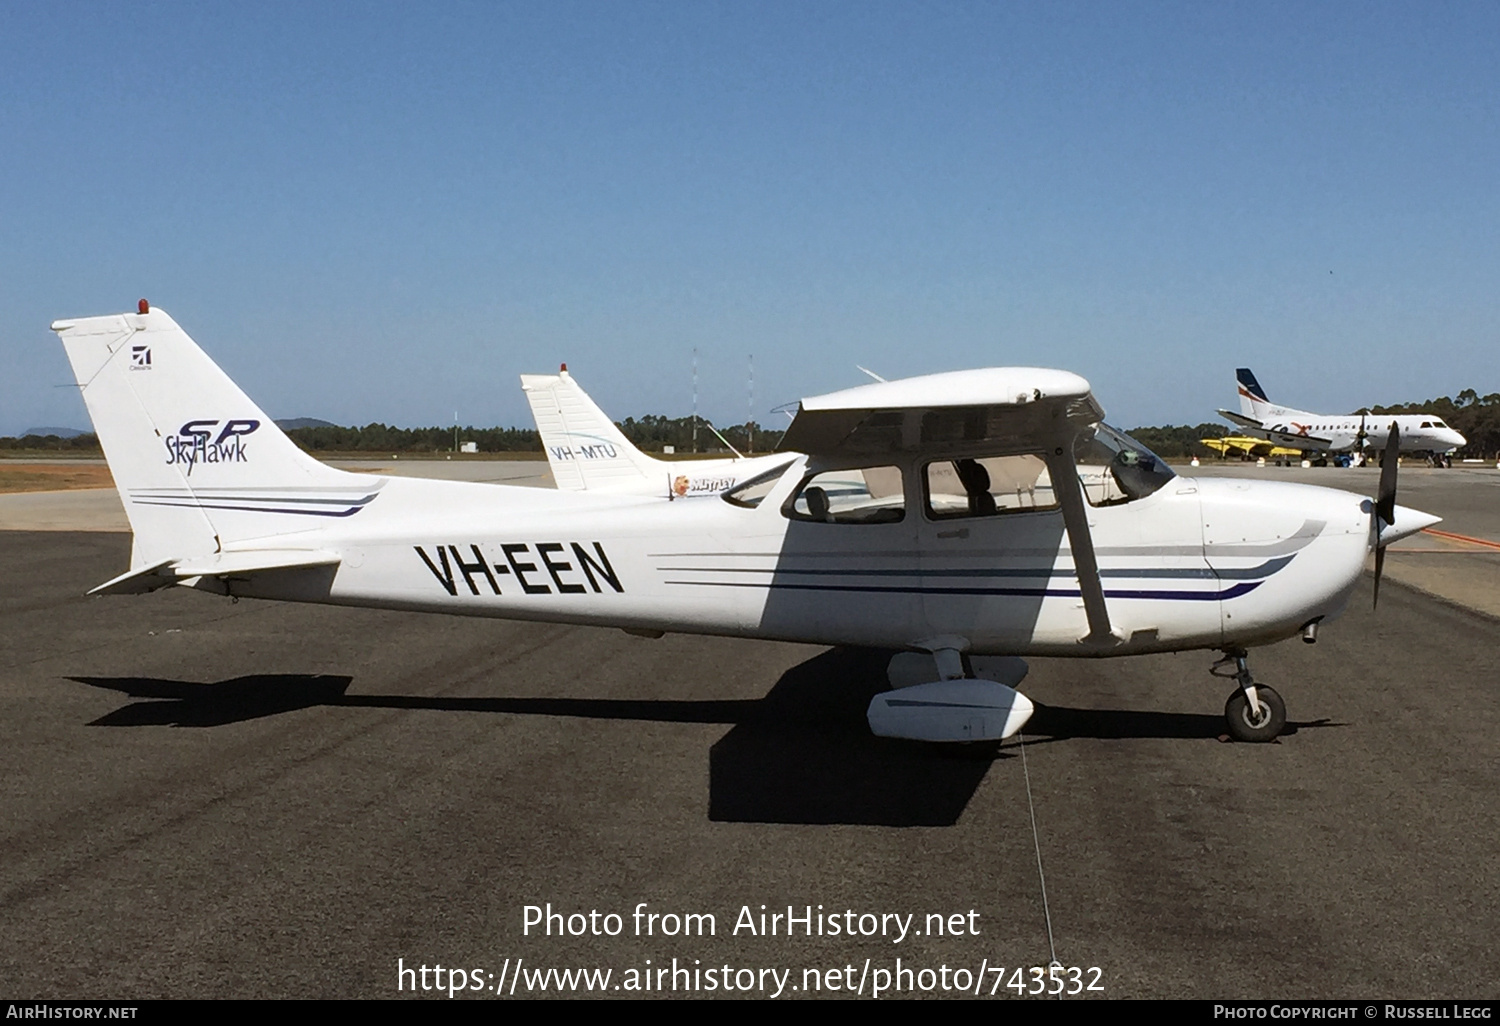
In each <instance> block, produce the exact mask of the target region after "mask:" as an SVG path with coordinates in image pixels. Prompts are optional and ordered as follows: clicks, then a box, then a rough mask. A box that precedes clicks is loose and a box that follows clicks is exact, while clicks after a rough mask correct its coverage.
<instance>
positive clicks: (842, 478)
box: [782, 467, 906, 524]
mask: <svg viewBox="0 0 1500 1026" xmlns="http://www.w3.org/2000/svg"><path fill="white" fill-rule="evenodd" d="M782 512H783V513H785V514H786V515H787V518H788V519H790V520H806V521H809V522H812V523H822V524H897V523H900V522H901V521H902V520H903V519H905V517H906V498H905V493H904V491H903V487H902V482H901V468H900V467H859V468H856V469H853V470H825V471H822V472H820V473H817V474H809V475H808V477H807V478H806V480H804V481H803V482H802V484H801V486H800V487H799V488H798V489H797V492H796V494H795V495H793V496H792V498H791V499H790V500H789V501H788V502H787V504H786V505H785V506H784V507H782Z"/></svg>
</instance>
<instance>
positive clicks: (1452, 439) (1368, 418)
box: [1219, 367, 1467, 456]
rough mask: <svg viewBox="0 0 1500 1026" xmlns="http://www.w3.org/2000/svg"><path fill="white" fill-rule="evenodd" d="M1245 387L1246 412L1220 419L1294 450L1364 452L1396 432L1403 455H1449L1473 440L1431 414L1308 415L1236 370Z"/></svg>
mask: <svg viewBox="0 0 1500 1026" xmlns="http://www.w3.org/2000/svg"><path fill="white" fill-rule="evenodd" d="M1234 376H1235V380H1236V384H1237V385H1238V387H1239V395H1240V412H1239V413H1235V412H1233V411H1231V410H1220V411H1219V416H1221V417H1223V418H1224V419H1225V420H1227V421H1230V422H1231V423H1234V424H1236V425H1238V426H1239V427H1240V428H1242V429H1243V430H1244V432H1245V434H1247V435H1250V436H1252V437H1254V438H1264V439H1265V440H1267V441H1269V442H1274V443H1275V444H1277V445H1282V446H1286V447H1288V448H1292V449H1301V450H1303V451H1304V452H1306V451H1317V452H1353V453H1361V452H1363V451H1364V449H1366V448H1367V447H1369V448H1378V447H1379V446H1381V445H1382V444H1383V443H1384V442H1385V439H1386V438H1387V436H1389V434H1390V432H1391V429H1392V428H1395V429H1397V430H1398V431H1399V432H1400V438H1401V451H1402V452H1403V453H1422V454H1431V455H1434V456H1441V455H1446V454H1447V453H1451V452H1452V451H1453V450H1455V449H1457V448H1460V447H1461V446H1463V445H1464V444H1465V443H1466V441H1467V439H1465V438H1464V436H1463V435H1461V434H1459V433H1458V432H1457V431H1455V430H1453V429H1452V428H1451V427H1449V426H1448V425H1447V424H1445V423H1443V421H1442V420H1441V419H1439V418H1438V417H1436V416H1434V415H1433V414H1430V413H1401V414H1393V413H1386V414H1376V413H1348V414H1327V413H1308V412H1307V411H1305V410H1294V409H1292V408H1290V407H1288V406H1277V405H1276V404H1275V403H1273V402H1271V400H1270V399H1268V398H1266V391H1265V389H1263V388H1261V387H1260V382H1258V381H1256V380H1255V375H1254V374H1252V373H1251V372H1250V368H1249V367H1241V368H1239V369H1238V370H1236V371H1235V372H1234Z"/></svg>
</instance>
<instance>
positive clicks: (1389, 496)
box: [1374, 424, 1401, 606]
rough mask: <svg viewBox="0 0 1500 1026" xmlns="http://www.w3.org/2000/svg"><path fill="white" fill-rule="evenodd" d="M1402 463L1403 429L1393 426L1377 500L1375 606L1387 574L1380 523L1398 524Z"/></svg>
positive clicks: (1383, 463) (1378, 601)
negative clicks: (1398, 482) (1399, 467)
mask: <svg viewBox="0 0 1500 1026" xmlns="http://www.w3.org/2000/svg"><path fill="white" fill-rule="evenodd" d="M1400 461H1401V429H1400V428H1398V427H1397V426H1396V425H1395V424H1392V425H1391V433H1390V437H1388V438H1387V439H1386V440H1385V454H1384V455H1383V456H1381V457H1380V492H1379V493H1378V494H1377V496H1376V499H1375V518H1376V519H1375V603H1374V604H1375V605H1376V606H1379V605H1380V575H1381V574H1382V573H1384V572H1385V546H1384V545H1381V544H1380V522H1381V521H1382V520H1383V521H1385V522H1386V523H1387V524H1391V525H1392V526H1394V525H1395V523H1396V464H1397V463H1399V462H1400Z"/></svg>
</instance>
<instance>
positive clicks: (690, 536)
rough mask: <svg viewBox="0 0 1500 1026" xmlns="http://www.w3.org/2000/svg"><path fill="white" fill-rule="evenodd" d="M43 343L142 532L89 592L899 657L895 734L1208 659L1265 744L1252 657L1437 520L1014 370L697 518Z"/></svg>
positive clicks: (154, 347)
mask: <svg viewBox="0 0 1500 1026" xmlns="http://www.w3.org/2000/svg"><path fill="white" fill-rule="evenodd" d="M52 328H53V330H54V331H56V332H57V333H58V335H59V336H60V337H61V339H62V342H63V344H64V346H65V347H66V349H67V354H68V359H69V361H70V362H71V364H72V366H73V371H74V374H75V376H76V377H77V380H78V385H79V388H80V389H81V391H82V394H83V398H84V402H85V403H86V404H87V406H88V410H89V415H90V416H91V417H92V418H93V422H94V427H95V430H96V431H97V432H98V435H99V440H100V442H101V443H102V445H103V447H104V452H105V456H106V458H107V459H108V461H109V466H110V470H111V472H112V473H113V475H114V478H115V482H116V484H117V486H118V488H119V490H120V497H121V500H122V501H123V503H124V506H125V510H126V513H127V514H128V516H129V518H130V524H131V528H132V531H133V532H134V544H133V548H132V553H131V560H130V569H129V570H128V571H126V572H125V573H123V574H121V575H119V576H118V577H116V578H114V579H113V580H110V581H108V582H106V583H104V584H102V585H100V586H99V587H98V588H95V589H94V593H107V594H120V593H141V592H148V591H153V590H155V589H157V588H161V587H165V586H167V585H173V584H177V585H185V586H187V587H192V588H197V589H199V590H202V591H206V592H212V593H216V594H220V595H232V596H236V597H239V596H244V597H250V598H266V599H280V600H287V601H298V602H321V603H331V604H336V605H352V606H374V607H382V608H395V609H409V610H424V611H430V612H446V613H458V614H463V615H469V616H493V617H506V618H512V619H521V620H539V621H553V622H564V623H577V624H593V625H598V626H611V627H621V628H624V629H626V630H628V631H631V632H633V633H639V634H646V635H649V636H659V635H660V634H661V633H663V632H666V631H677V632H688V633H697V634H715V635H729V636H739V637H751V638H771V639H780V640H786V641H801V642H811V643H815V644H825V645H858V646H871V647H877V648H883V649H896V650H902V654H901V655H897V656H896V657H894V658H893V659H892V660H891V664H890V668H889V676H890V677H891V680H892V683H893V685H903V684H904V685H905V686H898V687H895V688H894V690H889V691H884V692H881V693H880V694H877V695H876V696H875V698H874V699H872V701H871V703H870V706H869V709H868V713H867V715H868V719H869V722H870V726H871V728H872V729H873V730H874V732H875V733H877V734H880V735H884V736H891V737H902V738H911V739H917V740H928V741H975V740H985V739H990V740H993V739H998V738H1004V737H1008V736H1010V735H1011V734H1012V733H1014V732H1015V731H1016V730H1018V729H1019V728H1020V727H1021V726H1022V725H1023V724H1024V723H1025V721H1026V719H1027V717H1028V716H1029V715H1030V714H1031V711H1032V704H1031V702H1030V701H1029V700H1028V699H1027V698H1026V697H1025V696H1024V695H1022V694H1020V693H1019V692H1017V691H1016V690H1015V689H1014V685H1015V684H1017V683H1019V682H1020V679H1021V677H1023V676H1024V675H1025V664H1024V663H1023V662H1022V661H1021V659H1020V658H1017V657H1021V656H1026V655H1041V656H1084V657H1100V656H1113V655H1131V654H1137V653H1144V652H1168V651H1178V650H1184V649H1204V650H1211V649H1219V650H1222V652H1223V653H1224V658H1223V659H1222V660H1220V661H1219V662H1218V663H1217V664H1215V667H1214V669H1215V672H1217V673H1219V674H1220V675H1222V676H1226V677H1233V678H1234V679H1235V681H1236V682H1237V685H1238V686H1237V688H1236V689H1235V691H1234V692H1233V693H1232V694H1231V696H1230V698H1229V701H1228V702H1227V704H1226V708H1225V712H1226V716H1227V718H1228V723H1229V728H1228V729H1229V731H1230V733H1231V734H1232V735H1234V736H1235V737H1236V738H1239V739H1241V740H1246V741H1265V740H1270V739H1271V738H1273V737H1275V736H1276V735H1277V733H1278V732H1280V730H1281V729H1282V727H1283V726H1284V725H1285V721H1286V710H1285V707H1284V705H1283V704H1282V701H1281V699H1280V697H1279V696H1278V695H1277V694H1276V693H1275V692H1274V691H1273V690H1272V689H1271V688H1269V687H1266V686H1264V685H1260V684H1257V683H1256V682H1255V680H1254V678H1253V677H1252V676H1251V674H1250V671H1249V668H1248V665H1247V662H1246V653H1247V649H1249V648H1250V647H1251V646H1255V645H1266V644H1270V643H1272V642H1276V641H1280V640H1282V639H1284V638H1289V637H1291V636H1293V635H1296V634H1299V633H1300V634H1301V635H1302V636H1303V637H1304V639H1306V640H1309V641H1311V640H1314V639H1315V637H1316V632H1317V629H1318V625H1319V624H1320V623H1323V622H1325V621H1327V620H1330V619H1331V618H1333V617H1334V616H1336V615H1338V614H1339V613H1340V612H1341V611H1342V609H1343V608H1344V606H1345V604H1346V602H1347V601H1348V599H1349V596H1350V593H1351V592H1352V591H1353V589H1354V587H1355V584H1356V582H1357V581H1358V580H1359V579H1360V576H1361V574H1362V573H1363V571H1364V565H1365V558H1366V556H1367V555H1368V554H1369V552H1370V551H1371V549H1374V550H1375V551H1376V553H1377V555H1376V587H1377V588H1378V587H1379V580H1380V576H1379V575H1380V568H1381V558H1380V557H1381V555H1383V553H1384V549H1383V547H1382V546H1384V545H1386V544H1388V543H1389V542H1391V541H1393V540H1395V539H1397V538H1400V537H1403V536H1405V535H1407V534H1410V533H1412V532H1414V531H1417V530H1420V529H1421V528H1422V527H1425V526H1427V525H1428V524H1431V523H1435V522H1436V520H1437V518H1435V517H1432V516H1429V515H1427V514H1424V513H1418V512H1416V511H1413V510H1408V509H1404V508H1401V507H1398V506H1396V504H1395V463H1396V461H1395V460H1390V461H1388V465H1387V468H1386V469H1385V471H1384V472H1383V473H1382V475H1381V492H1380V498H1379V500H1378V501H1376V502H1372V501H1371V500H1369V499H1366V498H1363V497H1361V496H1358V495H1353V494H1351V493H1348V492H1342V491H1334V490H1331V489H1326V488H1316V487H1310V486H1306V485H1296V484H1290V483H1285V482H1270V481H1243V480H1215V479H1211V478H1201V479H1190V478H1180V477H1177V476H1176V475H1175V474H1173V472H1172V471H1171V470H1170V469H1168V468H1167V467H1166V466H1165V465H1164V464H1163V463H1162V462H1161V461H1160V460H1159V459H1157V458H1156V457H1155V456H1153V455H1152V454H1151V453H1149V452H1148V451H1146V450H1145V449H1143V448H1141V447H1140V446H1139V445H1138V444H1136V443H1135V442H1133V441H1132V440H1131V439H1130V438H1128V437H1126V436H1124V435H1121V434H1119V433H1117V432H1115V431H1114V430H1112V429H1110V428H1109V427H1107V426H1105V425H1104V424H1103V423H1102V410H1101V409H1100V407H1099V405H1098V404H1097V403H1096V402H1095V400H1094V397H1093V395H1092V394H1091V392H1090V389H1089V384H1088V382H1086V381H1085V380H1084V379H1083V378H1081V377H1078V376H1077V375H1074V374H1070V373H1067V372H1065V371H1057V370H1041V369H1035V368H1020V367H1008V368H1007V367H997V368H989V369H985V370H976V371H968V372H960V373H946V374H933V375H929V376H926V377H919V378H910V379H907V380H903V381H890V382H882V383H877V384H870V385H864V386H861V387H859V388H853V389H849V390H847V391H843V392H835V393H832V394H829V395H824V396H818V397H815V398H810V399H804V400H803V401H802V403H801V405H800V407H799V409H798V412H797V414H796V417H795V418H794V420H793V422H792V424H791V426H790V427H789V429H788V432H787V435H786V438H785V443H784V444H785V445H786V446H787V447H788V448H789V449H791V450H795V451H788V452H783V453H782V454H780V456H779V457H778V462H777V465H776V466H775V467H773V468H771V469H769V470H766V471H764V472H762V473H761V474H758V475H757V476H755V477H754V478H752V479H750V480H749V481H746V482H744V483H743V484H740V485H738V486H737V487H735V488H732V489H730V490H728V491H726V492H724V493H723V495H722V497H721V498H720V499H718V500H715V501H698V502H667V501H664V500H663V499H662V498H660V497H651V496H631V495H609V494H605V495H600V494H597V493H595V492H592V491H585V492H566V491H550V490H545V489H536V488H521V487H505V486H500V485H490V484H478V483H470V482H461V481H440V480H421V479H415V478H402V477H373V478H372V477H370V476H368V475H364V474H352V473H346V472H344V471H340V470H335V469H333V468H331V467H328V466H326V465H324V464H322V463H319V462H318V461H316V460H314V459H313V458H312V457H310V456H308V455H306V454H305V453H303V452H302V451H301V450H300V449H298V448H297V446H296V445H295V444H293V442H292V441H291V440H290V439H289V438H288V437H287V436H286V435H285V434H283V433H282V432H281V431H280V430H279V429H278V428H277V427H276V425H275V424H274V423H273V422H272V421H271V419H270V418H269V417H267V416H266V414H265V413H264V412H262V411H261V410H260V408H259V407H257V406H256V405H255V404H254V403H253V402H251V401H250V399H249V398H248V397H247V396H246V395H245V394H244V393H243V392H242V391H240V389H239V388H238V387H237V386H236V385H235V384H234V383H233V382H232V381H230V380H229V378H228V377H227V376H226V375H225V374H224V372H223V371H221V370H220V369H219V368H218V366H217V365H215V364H214V363H213V361H211V360H210V359H209V358H208V357H207V356H206V355H205V354H204V353H203V351H202V350H201V349H199V348H198V346H197V345H196V344H194V342H193V340H192V339H190V338H189V337H188V336H187V334H186V333H185V332H184V331H183V330H182V329H181V328H179V327H178V326H177V324H176V323H175V322H174V321H173V320H172V318H170V317H169V316H167V314H166V313H164V312H163V311H161V310H151V309H150V308H149V307H148V305H147V304H146V302H145V301H144V300H142V301H141V304H140V310H139V312H138V313H132V314H118V315H114V316H106V317H90V318H84V319H79V320H62V321H57V322H56V323H54V324H53V325H52ZM1395 438H1396V436H1395V434H1394V433H1393V434H1392V443H1391V444H1395ZM851 479H857V480H858V481H860V482H862V484H863V487H862V488H860V489H858V490H855V489H851V488H848V487H847V483H848V482H849V481H850V480H851ZM830 483H832V484H836V485H837V487H834V488H829V487H827V486H826V485H827V484H830ZM1398 525H1399V526H1398ZM995 657H1002V658H995Z"/></svg>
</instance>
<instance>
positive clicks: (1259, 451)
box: [1198, 435, 1302, 460]
mask: <svg viewBox="0 0 1500 1026" xmlns="http://www.w3.org/2000/svg"><path fill="white" fill-rule="evenodd" d="M1198 441H1199V443H1201V444H1202V445H1205V446H1207V447H1208V448H1210V449H1212V450H1213V451H1214V452H1216V453H1218V454H1219V456H1220V457H1228V456H1243V457H1245V458H1246V459H1255V458H1257V457H1265V458H1266V459H1278V460H1279V459H1296V460H1300V459H1301V458H1302V450H1301V449H1288V448H1286V447H1285V446H1281V445H1272V444H1271V443H1270V442H1268V441H1266V440H1265V439H1264V438H1248V437H1246V436H1243V435H1230V436H1228V437H1227V438H1200V439H1198Z"/></svg>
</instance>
